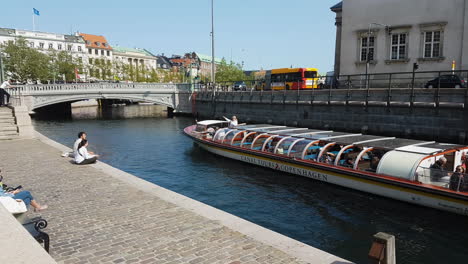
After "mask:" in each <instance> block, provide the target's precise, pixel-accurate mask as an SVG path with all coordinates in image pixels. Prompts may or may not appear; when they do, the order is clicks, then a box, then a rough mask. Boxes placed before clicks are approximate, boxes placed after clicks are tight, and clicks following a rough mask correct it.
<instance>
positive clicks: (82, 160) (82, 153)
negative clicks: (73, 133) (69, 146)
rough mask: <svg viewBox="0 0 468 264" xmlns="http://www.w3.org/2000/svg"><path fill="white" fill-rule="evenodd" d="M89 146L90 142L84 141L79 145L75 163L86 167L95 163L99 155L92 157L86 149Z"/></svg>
mask: <svg viewBox="0 0 468 264" xmlns="http://www.w3.org/2000/svg"><path fill="white" fill-rule="evenodd" d="M87 146H88V140H86V139H82V140H81V142H80V144H79V145H78V151H77V155H76V156H75V163H76V164H78V165H86V164H92V163H95V162H96V160H97V158H98V157H99V156H98V155H92V154H90V153H89V152H88V150H87V149H86V147H87Z"/></svg>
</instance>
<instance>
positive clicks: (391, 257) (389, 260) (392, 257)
mask: <svg viewBox="0 0 468 264" xmlns="http://www.w3.org/2000/svg"><path fill="white" fill-rule="evenodd" d="M369 259H370V260H371V262H370V263H372V264H396V254H395V236H392V235H390V234H387V233H383V232H379V233H377V234H375V235H374V241H373V242H372V246H371V248H370V250H369Z"/></svg>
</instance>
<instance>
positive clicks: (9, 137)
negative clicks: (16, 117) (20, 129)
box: [0, 135, 19, 141]
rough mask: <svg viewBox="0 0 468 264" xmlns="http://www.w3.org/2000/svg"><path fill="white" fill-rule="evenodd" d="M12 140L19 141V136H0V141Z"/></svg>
mask: <svg viewBox="0 0 468 264" xmlns="http://www.w3.org/2000/svg"><path fill="white" fill-rule="evenodd" d="M13 139H19V136H18V135H7V136H3V135H0V141H1V140H13Z"/></svg>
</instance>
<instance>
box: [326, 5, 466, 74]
mask: <svg viewBox="0 0 468 264" xmlns="http://www.w3.org/2000/svg"><path fill="white" fill-rule="evenodd" d="M331 10H332V11H333V12H335V13H336V23H335V25H336V48H335V74H336V75H348V74H364V73H365V72H366V68H367V70H368V72H369V73H391V72H411V71H412V70H413V64H414V63H417V64H418V65H419V71H450V70H452V63H453V62H454V63H455V69H456V70H467V69H468V41H465V38H467V37H468V12H467V11H468V5H467V1H466V0H444V1H439V0H412V1H404V0H379V1H374V0H353V1H350V0H344V1H342V2H340V3H338V4H337V5H335V6H333V7H332V8H331Z"/></svg>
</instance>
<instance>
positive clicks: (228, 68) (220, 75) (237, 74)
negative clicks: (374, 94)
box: [215, 58, 247, 83]
mask: <svg viewBox="0 0 468 264" xmlns="http://www.w3.org/2000/svg"><path fill="white" fill-rule="evenodd" d="M215 78H216V82H217V83H223V82H234V81H241V80H245V79H247V77H246V76H245V74H244V71H243V70H242V66H241V65H240V64H235V63H234V62H232V61H231V62H230V63H229V64H228V63H227V62H226V60H225V59H224V58H223V59H222V60H221V63H220V64H219V65H218V66H216V77H215Z"/></svg>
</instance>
